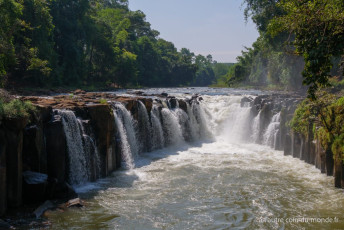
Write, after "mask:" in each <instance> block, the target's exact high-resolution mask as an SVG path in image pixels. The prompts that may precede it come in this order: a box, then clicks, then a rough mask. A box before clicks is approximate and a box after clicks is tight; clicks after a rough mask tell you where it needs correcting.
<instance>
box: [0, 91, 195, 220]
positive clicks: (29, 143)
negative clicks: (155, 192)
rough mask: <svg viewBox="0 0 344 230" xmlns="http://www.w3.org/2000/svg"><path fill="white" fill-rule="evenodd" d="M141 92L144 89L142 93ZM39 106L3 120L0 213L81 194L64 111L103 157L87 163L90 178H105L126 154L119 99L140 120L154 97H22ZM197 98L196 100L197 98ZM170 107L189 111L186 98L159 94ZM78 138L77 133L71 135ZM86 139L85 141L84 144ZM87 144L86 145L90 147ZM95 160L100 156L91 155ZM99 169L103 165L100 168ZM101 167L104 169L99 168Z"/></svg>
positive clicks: (80, 93)
mask: <svg viewBox="0 0 344 230" xmlns="http://www.w3.org/2000/svg"><path fill="white" fill-rule="evenodd" d="M139 94H140V93H139ZM20 100H23V101H30V102H32V104H33V105H34V106H35V107H36V111H35V112H32V113H31V115H30V117H29V118H13V119H2V120H1V121H0V137H1V138H0V215H3V214H5V213H6V211H7V210H8V209H12V208H18V207H20V206H22V205H23V204H32V203H35V204H39V203H41V202H44V201H45V200H52V199H62V200H67V199H71V198H75V197H77V194H76V193H75V192H74V190H73V188H72V186H71V183H72V182H73V181H71V179H70V177H69V174H70V172H71V171H73V170H74V169H72V168H70V167H71V165H72V164H71V162H70V161H71V158H70V157H69V154H70V153H69V152H68V151H69V149H71V146H69V145H70V143H68V138H70V137H67V136H66V135H68V134H67V133H66V127H65V126H66V124H64V119H65V118H64V117H63V112H60V111H72V112H73V113H74V114H75V116H76V117H78V118H79V119H78V121H80V122H81V123H82V124H81V126H82V129H83V131H82V132H83V133H82V136H83V137H85V136H88V137H90V140H91V142H89V143H88V144H90V143H91V145H94V146H91V147H88V148H96V149H94V150H87V151H88V154H94V153H95V152H96V153H97V157H98V158H99V159H98V161H99V162H95V160H93V161H91V162H87V164H88V165H87V167H88V168H89V169H88V170H89V172H90V173H89V174H88V175H87V176H88V178H87V181H95V180H96V179H99V178H102V177H106V176H107V175H109V174H110V173H111V172H113V171H114V170H116V169H118V168H119V167H121V161H122V155H121V146H120V144H119V142H120V137H119V136H118V135H119V134H118V127H117V125H116V122H115V119H114V113H113V111H114V104H116V103H120V104H122V105H124V106H125V108H126V109H127V110H128V111H130V113H131V114H132V116H133V118H134V119H135V120H136V121H137V122H140V116H139V108H140V105H141V104H143V105H144V107H145V109H146V111H147V114H150V112H151V110H152V106H153V99H152V98H147V97H140V96H139V95H133V97H121V96H116V95H114V94H111V93H86V92H84V91H81V90H78V91H75V92H73V93H72V94H67V95H59V96H52V97H35V96H26V97H20ZM191 100H192V101H195V102H197V100H198V97H193V98H192V99H191ZM166 102H167V103H168V104H169V106H170V108H175V107H176V106H177V104H178V107H179V108H181V109H182V110H183V111H184V112H185V113H186V112H187V108H186V103H189V104H191V103H192V102H191V101H190V100H189V101H186V100H177V99H176V98H174V97H168V95H165V94H164V95H158V97H155V99H154V104H155V105H156V106H157V108H158V110H159V111H161V110H162V108H163V107H164V105H163V103H166ZM72 138H73V137H72ZM86 142H87V141H85V140H83V143H82V144H83V145H86V144H87V143H86ZM85 148H86V147H85ZM89 158H90V159H95V156H89ZM98 168H99V169H98ZM97 170H99V172H97Z"/></svg>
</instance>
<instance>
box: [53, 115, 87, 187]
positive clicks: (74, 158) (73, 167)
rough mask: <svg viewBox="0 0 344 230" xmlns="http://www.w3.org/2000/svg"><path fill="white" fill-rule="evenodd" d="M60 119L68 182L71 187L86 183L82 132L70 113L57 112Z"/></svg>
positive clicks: (74, 117)
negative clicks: (67, 161)
mask: <svg viewBox="0 0 344 230" xmlns="http://www.w3.org/2000/svg"><path fill="white" fill-rule="evenodd" d="M57 112H58V114H59V115H60V116H61V117H62V123H63V128H64V131H65V135H66V141H67V147H68V159H69V169H70V170H69V178H68V180H69V182H70V183H71V184H72V185H78V184H82V183H85V182H87V181H88V179H89V174H88V171H87V162H86V157H85V152H84V147H83V143H82V130H81V128H80V125H79V122H78V120H77V118H76V116H75V114H74V113H73V112H72V111H69V110H57Z"/></svg>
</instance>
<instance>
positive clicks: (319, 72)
mask: <svg viewBox="0 0 344 230" xmlns="http://www.w3.org/2000/svg"><path fill="white" fill-rule="evenodd" d="M279 6H280V7H281V8H283V10H284V11H285V12H287V14H286V15H283V16H280V17H276V18H274V19H273V20H272V22H271V24H270V25H269V31H270V33H271V34H272V35H276V34H279V33H280V32H283V31H288V32H289V33H290V34H293V35H294V36H295V39H294V40H292V41H291V43H292V44H293V45H294V46H295V47H296V50H295V53H296V54H298V55H302V56H303V58H304V60H305V68H304V71H303V73H302V74H303V77H304V81H303V83H304V84H306V85H309V86H310V87H309V91H308V92H309V96H310V97H312V98H314V96H315V91H316V90H317V89H318V88H319V87H323V86H328V85H329V84H328V79H329V78H330V77H331V74H330V72H331V69H332V68H333V58H334V57H338V56H342V55H343V54H344V24H343V21H344V2H343V1H342V0H315V1H310V0H291V1H281V2H280V3H279Z"/></svg>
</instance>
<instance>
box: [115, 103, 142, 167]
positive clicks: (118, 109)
mask: <svg viewBox="0 0 344 230" xmlns="http://www.w3.org/2000/svg"><path fill="white" fill-rule="evenodd" d="M114 110H115V111H114V118H115V123H116V126H117V130H118V136H119V139H118V142H119V143H120V147H121V155H122V159H123V160H124V163H125V165H124V167H126V168H128V169H132V168H134V166H135V165H134V157H135V156H137V154H138V145H137V140H136V133H135V129H134V126H135V122H134V119H133V118H132V116H131V115H130V113H129V112H128V111H127V109H126V108H125V107H124V106H123V105H122V104H120V103H118V104H115V105H114Z"/></svg>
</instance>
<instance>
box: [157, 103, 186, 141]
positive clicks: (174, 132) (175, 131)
mask: <svg viewBox="0 0 344 230" xmlns="http://www.w3.org/2000/svg"><path fill="white" fill-rule="evenodd" d="M161 116H162V124H163V125H162V126H163V130H164V136H165V143H166V146H169V145H177V144H181V143H182V142H183V141H184V138H183V134H182V128H181V126H180V124H179V121H178V117H177V115H176V114H175V113H173V112H172V111H171V110H169V109H166V108H163V109H162V110H161Z"/></svg>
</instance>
